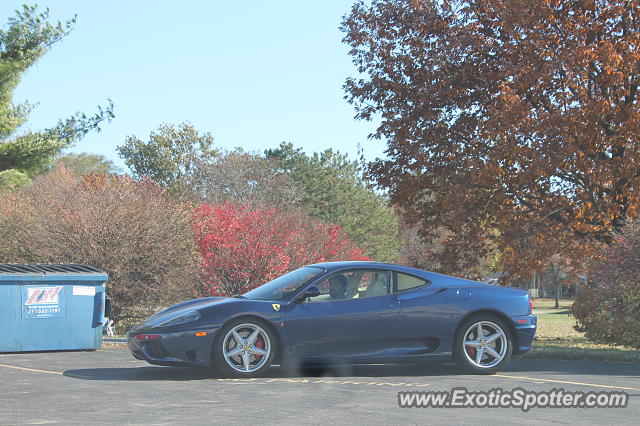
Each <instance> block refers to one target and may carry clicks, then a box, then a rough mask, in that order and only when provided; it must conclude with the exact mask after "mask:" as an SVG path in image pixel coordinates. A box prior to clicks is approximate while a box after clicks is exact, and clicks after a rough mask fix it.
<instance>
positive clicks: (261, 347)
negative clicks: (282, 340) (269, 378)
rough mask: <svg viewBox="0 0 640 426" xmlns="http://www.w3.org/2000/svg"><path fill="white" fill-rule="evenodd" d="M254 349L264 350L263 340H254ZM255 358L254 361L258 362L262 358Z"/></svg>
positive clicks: (259, 356) (258, 356)
mask: <svg viewBox="0 0 640 426" xmlns="http://www.w3.org/2000/svg"><path fill="white" fill-rule="evenodd" d="M256 348H260V349H264V340H262V338H261V337H260V338H259V339H258V340H256ZM255 357H256V361H259V360H260V358H262V357H263V355H256V356H255Z"/></svg>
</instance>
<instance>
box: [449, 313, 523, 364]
mask: <svg viewBox="0 0 640 426" xmlns="http://www.w3.org/2000/svg"><path fill="white" fill-rule="evenodd" d="M512 351H513V345H512V342H511V333H510V331H509V328H508V327H507V326H506V324H504V322H503V321H502V320H500V319H499V318H497V317H494V316H492V315H481V316H474V317H472V318H469V319H467V320H465V321H464V322H463V323H462V324H460V327H459V328H458V333H456V342H455V346H454V357H455V360H456V362H457V363H458V364H459V365H460V366H461V367H463V368H465V369H466V370H469V371H472V372H475V373H480V374H493V373H495V372H496V371H498V370H499V369H500V368H502V367H503V366H505V365H506V364H507V363H508V362H509V359H510V358H511V353H512Z"/></svg>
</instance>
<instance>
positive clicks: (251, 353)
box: [212, 318, 276, 377]
mask: <svg viewBox="0 0 640 426" xmlns="http://www.w3.org/2000/svg"><path fill="white" fill-rule="evenodd" d="M275 345H276V340H275V336H274V335H273V333H272V331H271V329H270V328H269V326H268V325H267V324H266V323H265V322H264V321H261V320H258V319H253V318H252V319H242V318H240V319H238V320H234V321H231V322H229V323H227V324H226V325H224V326H223V327H222V328H221V329H220V330H219V331H218V336H217V338H216V340H215V342H214V344H213V354H212V360H213V364H214V367H216V368H217V369H219V370H220V371H221V372H222V373H223V374H224V375H225V376H230V377H257V376H260V375H262V374H264V373H265V372H266V371H267V370H268V369H269V367H270V366H271V362H272V361H273V356H274V354H275Z"/></svg>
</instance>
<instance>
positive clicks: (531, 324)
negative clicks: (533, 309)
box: [510, 315, 538, 354]
mask: <svg viewBox="0 0 640 426" xmlns="http://www.w3.org/2000/svg"><path fill="white" fill-rule="evenodd" d="M510 319H511V321H512V325H513V329H514V330H515V332H516V335H515V336H514V338H515V339H514V348H513V353H514V354H523V353H525V352H528V351H529V350H531V345H532V344H533V339H534V337H535V336H536V328H537V323H538V319H537V318H536V316H535V315H521V316H517V317H511V318H510Z"/></svg>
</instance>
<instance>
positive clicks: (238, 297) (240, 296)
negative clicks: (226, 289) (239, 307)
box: [231, 294, 246, 299]
mask: <svg viewBox="0 0 640 426" xmlns="http://www.w3.org/2000/svg"><path fill="white" fill-rule="evenodd" d="M231 297H235V298H236V299H246V297H244V296H243V295H241V294H234V295H233V296H231Z"/></svg>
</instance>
